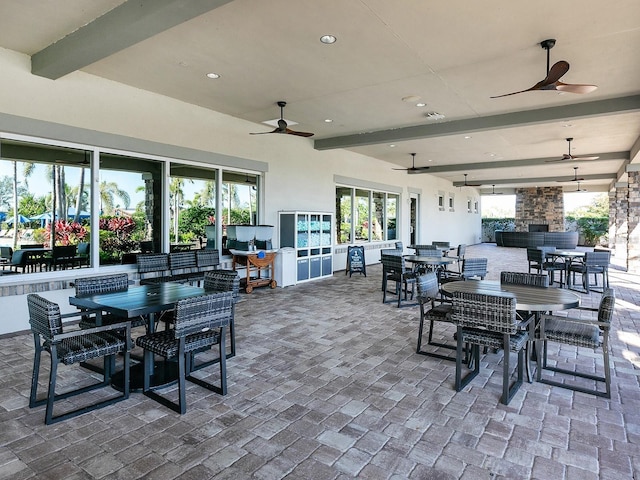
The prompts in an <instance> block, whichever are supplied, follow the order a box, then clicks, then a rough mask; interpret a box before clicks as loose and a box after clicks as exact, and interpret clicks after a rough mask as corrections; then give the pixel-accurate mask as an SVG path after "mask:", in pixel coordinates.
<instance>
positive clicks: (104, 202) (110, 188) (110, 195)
mask: <svg viewBox="0 0 640 480" xmlns="http://www.w3.org/2000/svg"><path fill="white" fill-rule="evenodd" d="M116 198H119V199H120V200H122V203H123V204H124V208H129V205H130V204H131V197H129V194H128V193H127V192H126V191H125V190H121V189H120V188H119V187H118V184H117V183H116V182H106V181H102V182H100V209H101V211H102V213H104V214H105V215H113V214H114V213H115V200H116Z"/></svg>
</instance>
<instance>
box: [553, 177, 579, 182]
mask: <svg viewBox="0 0 640 480" xmlns="http://www.w3.org/2000/svg"><path fill="white" fill-rule="evenodd" d="M582 181H584V178H581V177H577V178H576V177H573V178H570V179H568V180H556V182H560V183H567V182H582Z"/></svg>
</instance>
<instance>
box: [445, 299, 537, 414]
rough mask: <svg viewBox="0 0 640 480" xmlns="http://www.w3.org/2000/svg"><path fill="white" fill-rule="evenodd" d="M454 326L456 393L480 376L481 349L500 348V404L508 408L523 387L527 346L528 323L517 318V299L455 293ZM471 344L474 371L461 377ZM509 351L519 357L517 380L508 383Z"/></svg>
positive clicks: (452, 316)
mask: <svg viewBox="0 0 640 480" xmlns="http://www.w3.org/2000/svg"><path fill="white" fill-rule="evenodd" d="M451 319H452V321H453V323H455V324H456V325H457V332H456V339H457V350H456V380H455V387H456V391H458V392H459V391H460V390H462V389H463V388H464V387H465V386H467V385H468V384H469V382H470V381H471V380H473V379H474V378H475V377H476V376H477V375H478V374H479V373H480V346H483V347H486V348H488V349H496V350H497V349H502V350H503V352H504V357H503V368H502V397H501V401H502V403H503V404H505V405H508V404H509V402H510V401H511V399H512V398H513V396H514V395H515V393H516V392H517V391H518V389H519V388H520V386H521V385H522V381H523V377H524V368H525V360H526V359H525V354H526V351H527V349H526V346H527V343H528V340H529V332H528V330H527V327H528V322H521V321H520V320H519V319H518V316H517V315H516V299H515V297H513V296H512V295H510V294H502V295H487V294H479V293H466V292H454V294H453V313H452V315H451ZM467 344H469V345H471V348H470V350H471V356H472V358H471V362H472V364H473V370H472V371H470V372H469V373H468V374H467V375H466V376H465V377H464V378H463V377H462V365H463V363H464V359H465V356H464V346H465V345H467ZM510 352H516V353H517V354H518V364H517V368H516V371H517V378H516V380H515V381H514V382H513V383H511V371H510V370H511V369H510V361H509V357H510V355H509V354H510Z"/></svg>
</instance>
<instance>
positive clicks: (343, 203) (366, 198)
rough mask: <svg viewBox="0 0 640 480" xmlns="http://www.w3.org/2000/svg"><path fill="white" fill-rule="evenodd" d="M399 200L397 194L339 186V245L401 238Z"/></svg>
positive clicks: (337, 224)
mask: <svg viewBox="0 0 640 480" xmlns="http://www.w3.org/2000/svg"><path fill="white" fill-rule="evenodd" d="M398 200H399V195H398V194H395V193H386V192H380V191H373V190H366V189H362V188H351V187H336V219H338V221H336V228H337V232H336V233H337V235H336V243H338V244H347V243H352V242H353V243H364V242H374V241H383V240H395V239H397V238H398V236H397V235H398V234H397V227H396V219H397V208H398ZM352 219H353V221H351V220H352ZM352 239H353V240H352Z"/></svg>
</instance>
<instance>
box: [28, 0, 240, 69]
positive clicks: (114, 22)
mask: <svg viewBox="0 0 640 480" xmlns="http://www.w3.org/2000/svg"><path fill="white" fill-rule="evenodd" d="M230 1H231V0H129V1H127V2H124V3H123V4H121V5H119V6H117V7H116V8H114V9H113V10H111V11H109V12H107V13H105V14H104V15H102V16H101V17H98V18H96V19H95V20H94V21H93V22H91V23H88V24H87V25H85V26H83V27H81V28H79V29H78V30H76V31H75V32H73V33H70V34H69V35H67V36H66V37H64V38H62V39H60V40H58V41H57V42H55V43H52V44H51V45H49V46H48V47H46V48H44V49H42V50H40V51H39V52H37V53H35V54H34V55H33V56H32V57H31V73H33V74H34V75H39V76H42V77H46V78H50V79H52V80H55V79H58V78H60V77H62V76H64V75H66V74H68V73H71V72H74V71H76V70H80V69H81V68H83V67H86V66H87V65H90V64H92V63H95V62H97V61H98V60H101V59H103V58H105V57H108V56H109V55H112V54H114V53H116V52H119V51H120V50H124V49H125V48H128V47H130V46H131V45H135V44H136V43H138V42H141V41H142V40H146V39H147V38H150V37H153V36H154V35H157V34H158V33H160V32H163V31H165V30H168V29H169V28H171V27H175V26H176V25H179V24H181V23H183V22H186V21H187V20H191V19H192V18H195V17H198V16H200V15H202V14H204V13H207V12H209V11H211V10H213V9H215V8H218V7H220V6H222V5H225V4H227V3H229V2H230Z"/></svg>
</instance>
